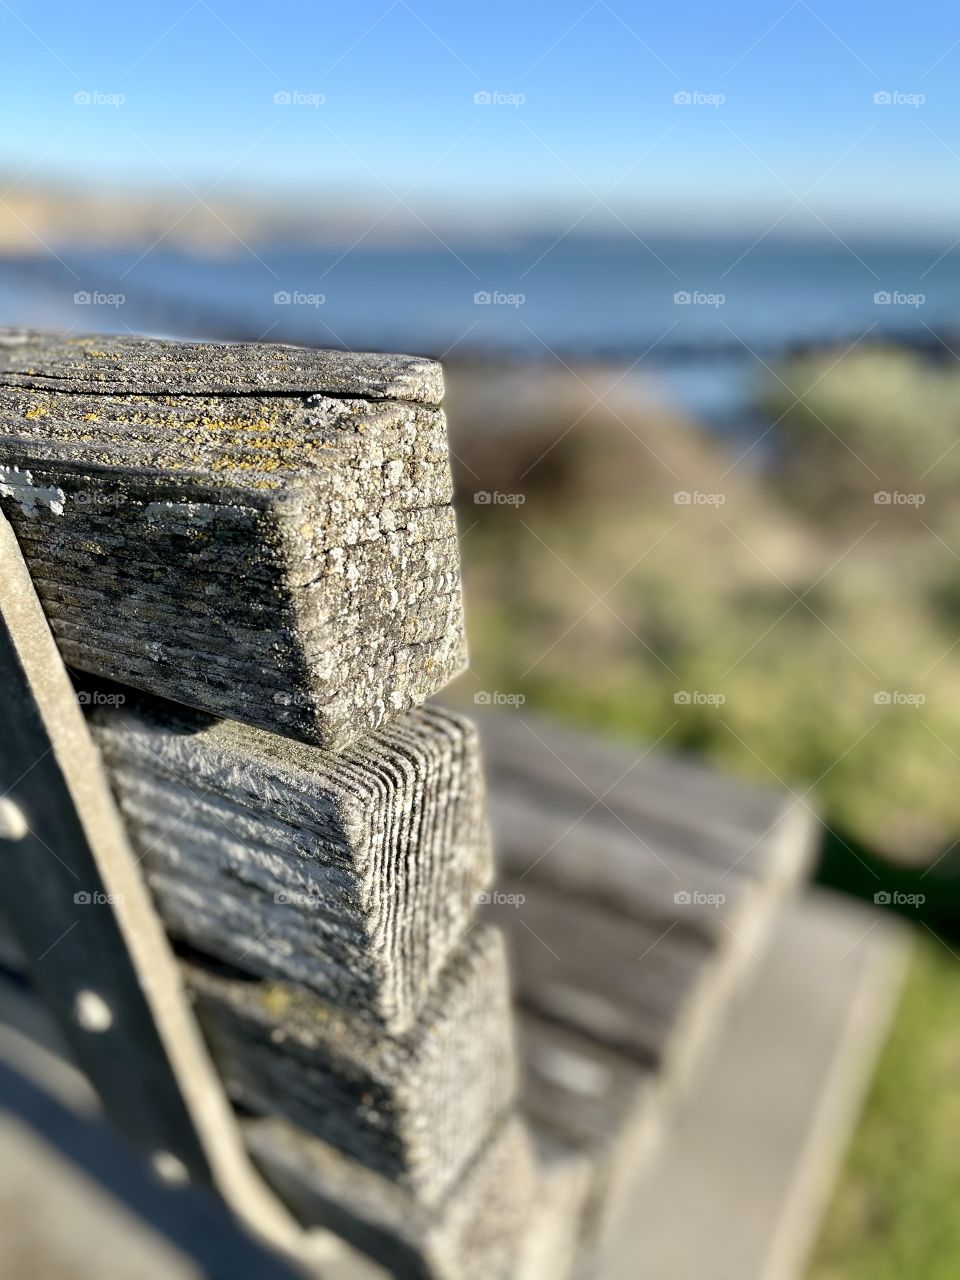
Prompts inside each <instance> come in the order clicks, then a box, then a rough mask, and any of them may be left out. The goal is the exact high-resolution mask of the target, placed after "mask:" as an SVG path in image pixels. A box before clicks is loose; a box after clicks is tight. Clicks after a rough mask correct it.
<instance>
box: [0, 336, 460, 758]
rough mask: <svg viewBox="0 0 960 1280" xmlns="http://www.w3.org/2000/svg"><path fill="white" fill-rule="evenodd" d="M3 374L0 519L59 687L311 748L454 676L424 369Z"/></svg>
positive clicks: (223, 364)
mask: <svg viewBox="0 0 960 1280" xmlns="http://www.w3.org/2000/svg"><path fill="white" fill-rule="evenodd" d="M93 342H96V343H97V344H98V345H97V346H95V347H93V346H92V345H91V344H92V343H93ZM98 352H99V353H100V354H99V355H98V354H97V353H98ZM0 355H2V356H3V360H2V361H0V364H2V363H3V362H4V361H5V363H6V365H7V369H6V372H4V371H2V369H0V507H2V509H3V511H4V513H5V514H6V515H7V516H8V517H9V519H10V520H11V523H12V524H13V525H14V528H15V531H16V534H17V538H18V541H19V542H20V545H21V547H22V549H23V552H24V555H25V557H26V559H27V561H28V564H29V567H30V571H31V575H32V577H33V579H34V581H35V583H36V586H37V590H38V593H39V595H40V598H41V601H42V603H43V605H44V609H45V611H46V613H47V616H48V619H49V621H50V623H51V626H52V628H53V630H54V634H55V635H56V638H57V640H58V643H59V645H60V648H61V651H62V653H63V655H64V658H65V659H66V661H67V662H68V663H70V665H72V666H74V667H76V668H77V669H79V670H83V671H89V672H91V673H93V674H96V675H100V676H105V677H108V678H111V679H115V680H118V681H122V682H124V683H128V684H131V685H134V686H136V687H138V688H141V689H145V690H147V691H149V692H152V693H155V694H158V695H160V696H163V697H167V698H171V699H173V700H175V701H178V702H183V703H186V704H188V705H191V706H196V707H198V708H200V709H201V710H204V711H207V712H210V713H212V714H216V715H221V716H225V717H228V718H232V719H237V720H242V721H245V722H248V723H251V724H256V725H260V726H262V727H264V728H267V729H271V730H273V731H274V732H278V733H283V734H287V735H289V736H292V737H297V738H300V739H302V740H304V741H308V742H314V743H319V744H321V745H327V746H331V747H336V746H338V745H343V744H344V743H346V742H348V741H350V740H352V739H353V738H355V737H356V736H357V735H358V734H360V733H361V732H363V731H365V730H369V729H372V728H375V727H377V726H378V725H380V724H382V723H384V722H385V721H386V720H388V719H389V718H390V717H392V716H395V715H396V714H398V713H399V712H401V711H403V710H405V709H408V708H409V707H412V706H415V705H418V704H419V703H421V702H423V701H424V699H425V698H426V697H428V696H429V695H430V694H432V693H434V692H435V691H436V690H437V689H439V688H441V687H442V686H443V685H444V684H445V683H446V682H447V681H448V680H449V679H450V678H451V677H452V676H453V675H455V674H456V673H457V672H458V671H459V670H460V669H461V668H462V666H463V663H464V661H465V644H464V636H463V620H462V607H461V598H460V575H459V555H458V550H457V542H456V528H455V521H454V515H453V510H452V507H451V505H450V501H451V484H450V475H449V464H448V458H447V447H446V427H445V422H444V417H443V413H442V411H441V410H440V409H439V408H438V407H436V405H435V404H434V403H433V397H435V396H437V395H438V394H439V391H440V382H439V372H438V371H437V370H436V368H435V367H434V366H432V365H431V364H430V362H424V361H416V360H412V359H411V358H409V357H353V356H348V355H345V354H343V353H339V352H313V351H301V350H299V349H295V348H271V347H244V348H241V347H237V348H230V347H223V348H206V347H190V346H186V347H184V346H183V345H182V344H177V343H163V342H150V341H147V340H113V339H103V340H99V339H97V340H93V339H85V340H83V341H82V342H81V343H74V342H73V341H72V340H67V342H66V344H65V345H64V344H63V343H58V342H57V341H53V342H52V345H51V347H50V351H49V354H48V355H45V354H44V345H43V342H42V341H33V342H28V343H26V344H24V345H23V346H19V345H17V344H16V343H15V342H14V343H12V344H10V343H9V342H8V345H7V346H6V347H3V346H2V345H0ZM104 368H105V369H107V370H108V371H110V370H112V371H113V372H108V373H107V374H104V373H102V370H103V369H104ZM278 368H284V369H286V370H287V377H286V381H285V382H284V381H283V379H282V378H280V375H279V374H278V373H277V369H278ZM31 370H32V372H31ZM98 371H100V372H98ZM271 378H274V379H275V380H274V381H273V382H271ZM276 379H279V381H277V380H276ZM330 390H332V391H333V394H328V391H330ZM398 393H402V395H398Z"/></svg>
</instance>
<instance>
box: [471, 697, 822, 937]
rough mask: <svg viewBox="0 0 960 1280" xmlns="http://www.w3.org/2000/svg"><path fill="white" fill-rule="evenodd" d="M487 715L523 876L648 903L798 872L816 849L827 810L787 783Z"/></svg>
mask: <svg viewBox="0 0 960 1280" xmlns="http://www.w3.org/2000/svg"><path fill="white" fill-rule="evenodd" d="M477 723H478V726H479V728H480V731H481V737H482V741H483V748H484V761H485V765H486V769H487V774H488V778H489V783H490V793H491V801H492V808H493V820H494V826H495V830H496V832H497V834H498V836H499V837H500V839H499V844H500V845H501V846H502V856H503V858H504V859H505V860H507V861H508V863H509V866H510V869H511V870H512V871H514V872H516V873H517V874H519V875H527V874H537V875H539V876H543V877H544V878H548V879H550V880H552V881H554V882H556V883H563V884H565V885H567V886H568V887H569V888H570V889H571V890H574V889H579V890H582V891H586V892H588V893H589V894H590V895H591V896H592V897H597V898H605V899H607V900H608V901H609V902H610V903H611V905H613V906H615V907H618V908H619V907H624V906H628V905H629V904H630V903H631V902H636V903H637V904H638V906H639V908H640V909H641V910H643V911H647V910H648V909H649V904H650V903H651V901H658V900H669V899H671V898H672V897H673V894H674V892H677V891H683V890H684V889H689V890H694V889H696V888H698V887H700V885H703V887H704V891H705V892H706V891H708V890H709V889H716V886H717V880H718V879H721V878H722V879H724V880H727V881H728V882H729V883H730V884H732V885H737V886H739V883H740V881H741V880H750V879H753V878H755V877H756V876H760V877H761V878H763V879H764V880H765V881H770V880H772V879H776V878H777V877H781V876H782V877H783V878H784V879H785V880H786V881H790V880H792V879H793V878H794V877H795V875H796V874H797V863H798V859H799V858H801V856H802V853H803V851H804V850H805V851H806V856H807V857H808V858H809V856H810V853H811V851H812V837H813V833H814V831H815V828H816V822H815V819H814V818H813V816H812V814H811V812H810V808H809V806H807V805H805V804H803V803H802V802H800V801H798V800H797V799H796V798H795V797H794V796H792V795H791V794H790V793H789V792H788V791H787V790H786V789H785V788H779V787H766V786H758V785H756V784H753V783H747V782H744V781H742V780H741V779H737V778H732V777H729V776H726V775H724V774H722V773H720V772H719V771H718V770H716V769H711V768H708V767H706V766H704V765H702V764H698V763H695V762H693V761H691V760H689V759H686V758H684V757H679V756H670V755H667V754H666V753H663V752H659V751H651V750H650V749H649V748H644V747H638V748H630V747H627V746H623V745H619V744H616V743H610V742H603V741H599V740H597V739H595V738H592V737H590V736H589V735H587V734H583V733H579V732H577V731H575V730H572V729H569V728H566V727H564V726H560V725H558V724H556V723H554V722H553V721H550V720H548V719H545V718H543V717H538V716H532V715H528V714H527V713H526V712H524V714H523V715H522V716H521V715H507V714H504V713H486V714H481V715H479V716H478V717H477ZM687 880H691V881H692V883H687ZM671 884H672V886H673V887H672V888H669V886H670V885H671ZM668 888H669V893H667V892H666V890H667V889H668ZM691 905H692V906H693V908H694V910H693V912H691V914H697V910H696V907H697V904H696V903H693V904H691ZM699 914H700V915H701V916H704V917H705V918H708V917H709V915H710V914H711V913H710V912H709V911H708V912H700V913H699Z"/></svg>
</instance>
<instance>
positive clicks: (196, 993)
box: [185, 928, 517, 1207]
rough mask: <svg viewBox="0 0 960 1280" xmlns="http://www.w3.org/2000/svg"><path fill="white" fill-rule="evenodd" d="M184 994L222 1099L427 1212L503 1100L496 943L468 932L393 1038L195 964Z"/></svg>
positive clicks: (504, 1050) (501, 963)
mask: <svg viewBox="0 0 960 1280" xmlns="http://www.w3.org/2000/svg"><path fill="white" fill-rule="evenodd" d="M185 972H186V976H187V983H188V987H189V989H190V990H191V992H192V994H193V998H194V1004H195V1007H196V1010H197V1014H198V1017H199V1019H200V1024H201V1026H202V1027H203V1030H204V1032H205V1034H206V1036H207V1041H208V1043H209V1045H210V1048H211V1052H212V1053H213V1056H214V1060H215V1061H216V1063H217V1066H218V1068H219V1070H220V1073H221V1075H222V1076H223V1078H224V1080H225V1082H226V1085H227V1088H228V1090H229V1092H230V1095H231V1097H232V1098H233V1099H234V1100H235V1101H236V1102H237V1103H239V1104H241V1105H242V1106H243V1107H244V1108H245V1109H246V1110H247V1111H250V1112H253V1113H255V1114H259V1115H264V1116H270V1115H274V1116H282V1117H283V1118H285V1119H286V1120H288V1121H290V1122H291V1124H294V1125H296V1126H298V1127H299V1128H300V1129H301V1130H302V1131H303V1132H305V1133H312V1134H314V1135H315V1136H316V1137H318V1138H322V1139H323V1140H324V1141H325V1142H327V1143H329V1144H330V1145H331V1146H333V1147H336V1148H337V1149H338V1150H339V1151H341V1152H342V1153H343V1154H344V1155H346V1156H349V1157H351V1158H352V1159H354V1160H357V1161H359V1162H360V1163H362V1164H364V1165H366V1166H367V1167H368V1168H370V1169H372V1170H374V1171H375V1172H377V1173H379V1174H381V1175H382V1176H383V1177H385V1178H388V1179H390V1180H391V1181H392V1182H394V1183H395V1184H396V1185H398V1186H400V1187H403V1188H404V1189H406V1190H408V1191H409V1192H410V1195H411V1196H412V1197H413V1198H414V1199H415V1200H416V1202H417V1204H419V1205H423V1206H427V1207H430V1206H435V1205H437V1204H438V1203H439V1202H440V1200H441V1199H442V1198H443V1196H444V1194H445V1193H446V1192H447V1191H448V1190H449V1188H450V1186H451V1184H452V1183H453V1182H455V1181H456V1180H457V1178H458V1177H459V1176H460V1174H461V1173H462V1172H463V1170H464V1168H465V1167H466V1165H467V1163H468V1162H469V1161H470V1159H471V1158H472V1157H473V1156H474V1155H475V1154H476V1152H477V1151H478V1150H479V1149H480V1148H481V1147H482V1146H483V1145H484V1144H485V1142H486V1140H487V1138H488V1137H489V1134H490V1133H491V1132H492V1131H493V1129H494V1127H495V1125H496V1122H497V1121H498V1120H499V1119H501V1118H502V1117H503V1116H504V1115H505V1114H506V1113H507V1111H508V1110H509V1109H510V1107H511V1106H512V1105H513V1103H514V1102H515V1100H516V1090H517V1070H516V1059H515V1055H514V1044H513V1016H512V1008H511V1002H510V984H509V979H508V975H507V967H506V956H505V954H504V947H503V940H502V937H501V935H500V933H499V931H498V930H495V929H488V928H480V929H474V930H472V931H471V933H470V936H469V937H468V938H467V939H465V941H464V942H463V943H462V945H461V946H460V947H459V948H458V949H457V951H456V952H455V953H454V955H453V957H452V958H451V961H450V964H449V965H448V966H447V967H446V969H445V970H444V972H443V973H442V974H441V976H440V978H439V980H438V982H437V983H436V985H435V987H434V990H433V992H432V994H431V996H430V999H429V1000H428V1001H427V1004H426V1006H425V1007H424V1009H423V1011H422V1013H421V1015H420V1017H419V1018H418V1019H417V1021H416V1022H415V1023H414V1025H413V1026H412V1027H411V1028H410V1030H409V1031H407V1032H406V1033H405V1034H403V1035H393V1036H388V1035H384V1034H383V1033H382V1032H381V1031H379V1030H377V1029H376V1028H371V1027H370V1026H369V1025H368V1024H364V1023H363V1022H360V1021H358V1020H357V1019H356V1018H351V1017H350V1016H349V1015H347V1014H345V1013H343V1012H342V1011H340V1010H337V1009H335V1008H333V1007H332V1006H330V1005H326V1004H324V1003H323V1002H321V1001H319V1000H318V999H317V998H316V997H315V996H312V995H309V994H307V993H306V992H303V991H302V990H298V989H297V988H292V987H289V986H284V985H281V984H279V983H265V982H260V981H249V980H244V979H242V978H238V977H235V976H228V975H225V974H223V973H217V972H215V971H211V970H210V969H209V968H207V967H200V966H197V965H195V964H193V965H189V966H187V968H186V971H185Z"/></svg>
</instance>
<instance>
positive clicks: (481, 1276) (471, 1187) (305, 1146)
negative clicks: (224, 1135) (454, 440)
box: [247, 1118, 537, 1280]
mask: <svg viewBox="0 0 960 1280" xmlns="http://www.w3.org/2000/svg"><path fill="white" fill-rule="evenodd" d="M247 1139H248V1142H249V1145H250V1149H251V1152H252V1154H253V1156H254V1158H255V1159H256V1160H257V1161H258V1162H259V1164H260V1166H261V1168H262V1169H263V1172H264V1174H265V1176H266V1177H267V1178H268V1179H269V1180H270V1181H271V1182H272V1183H273V1185H274V1186H275V1187H276V1189H277V1192H278V1194H280V1195H281V1196H282V1197H283V1198H284V1200H285V1201H286V1202H287V1203H288V1204H289V1205H290V1206H291V1208H292V1209H293V1211H294V1212H295V1213H296V1214H297V1215H298V1217H299V1218H300V1221H301V1222H303V1223H304V1224H305V1225H307V1226H324V1227H328V1228H329V1229H331V1230H332V1231H335V1232H336V1233H337V1235H339V1236H341V1237H342V1238H343V1239H344V1240H346V1241H347V1243H348V1244H351V1245H353V1246H354V1247H355V1248H357V1249H360V1250H361V1251H362V1252H364V1253H366V1254H369V1255H370V1256H371V1257H373V1258H375V1259H377V1260H378V1261H380V1262H382V1263H383V1264H384V1266H386V1267H387V1269H388V1270H389V1272H390V1274H391V1275H392V1276H396V1277H399V1278H400V1280H517V1277H516V1265H517V1257H518V1251H519V1250H520V1249H521V1247H522V1241H523V1238H524V1233H525V1229H526V1226H527V1223H528V1221H529V1217H530V1212H531V1208H532V1205H533V1201H534V1197H535V1195H536V1190H537V1167H536V1161H535V1156H534V1153H533V1149H532V1147H531V1143H530V1139H529V1136H528V1134H527V1132H526V1128H525V1126H524V1125H523V1124H522V1123H521V1122H519V1121H518V1120H517V1119H515V1118H510V1119H508V1120H506V1121H505V1122H504V1124H503V1125H502V1126H501V1128H500V1129H499V1130H498V1132H497V1133H496V1134H495V1135H494V1136H493V1137H492V1139H491V1141H490V1143H489V1144H488V1146H487V1147H486V1148H485V1149H484V1150H483V1151H482V1152H481V1153H480V1155H479V1156H478V1157H477V1159H476V1160H475V1161H474V1163H473V1164H472V1165H471V1167H470V1168H469V1169H468V1170H467V1171H466V1173H465V1174H464V1176H463V1177H462V1178H461V1180H460V1182H459V1183H458V1184H457V1185H456V1186H455V1187H454V1188H453V1189H452V1190H451V1191H450V1193H449V1194H448V1196H447V1198H446V1200H445V1201H444V1203H443V1205H442V1206H440V1207H439V1208H436V1209H424V1208H423V1207H422V1206H420V1205H418V1204H417V1203H416V1201H415V1200H414V1199H413V1198H412V1197H411V1196H410V1194H409V1192H406V1191H404V1190H403V1189H402V1188H400V1187H398V1186H396V1184H394V1183H392V1182H390V1181H388V1180H386V1179H384V1178H382V1177H380V1176H378V1175H377V1174H375V1173H373V1172H372V1171H371V1170H369V1169H367V1168H365V1167H364V1166H363V1165H360V1164H357V1163H356V1162H354V1161H351V1160H347V1159H345V1158H344V1157H343V1156H341V1155H340V1154H339V1153H338V1152H336V1151H335V1150H334V1149H333V1148H332V1147H328V1146H327V1145H326V1144H324V1143H322V1142H320V1141H318V1140H317V1139H316V1138H313V1137H310V1136H309V1135H307V1134H303V1133H301V1132H300V1131H299V1130H297V1129H295V1128H293V1127H292V1126H290V1125H288V1124H287V1123H286V1122H285V1121H282V1120H257V1121H253V1122H252V1123H249V1124H248V1125H247Z"/></svg>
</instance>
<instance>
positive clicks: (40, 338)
mask: <svg viewBox="0 0 960 1280" xmlns="http://www.w3.org/2000/svg"><path fill="white" fill-rule="evenodd" d="M0 384H2V385H5V386H26V387H46V388H48V389H53V390H66V391H74V390H84V389H86V390H90V391H121V392H130V393H137V392H147V393H167V394H182V393H199V392H216V393H226V394H233V395H236V394H243V393H247V392H256V391H268V392H271V393H281V392H296V393H300V394H304V395H316V394H318V393H319V394H323V395H332V396H362V397H363V398H364V399H368V400H380V399H386V400H414V401H417V402H418V403H422V404H439V403H440V401H441V400H442V399H443V374H442V372H441V368H440V365H439V364H438V363H437V361H436V360H428V359H426V358H425V357H423V356H404V355H389V354H382V353H380V352H363V351H359V352H358V351H318V350H315V349H313V348H308V347H292V346H285V345H283V344H279V343H265V342H238V343H219V342H164V341H160V340H158V339H155V338H141V337H137V336H136V335H134V334H103V335H99V336H91V335H82V334H81V335H78V334H56V333H43V332H40V331H37V330H31V329H5V330H0Z"/></svg>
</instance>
